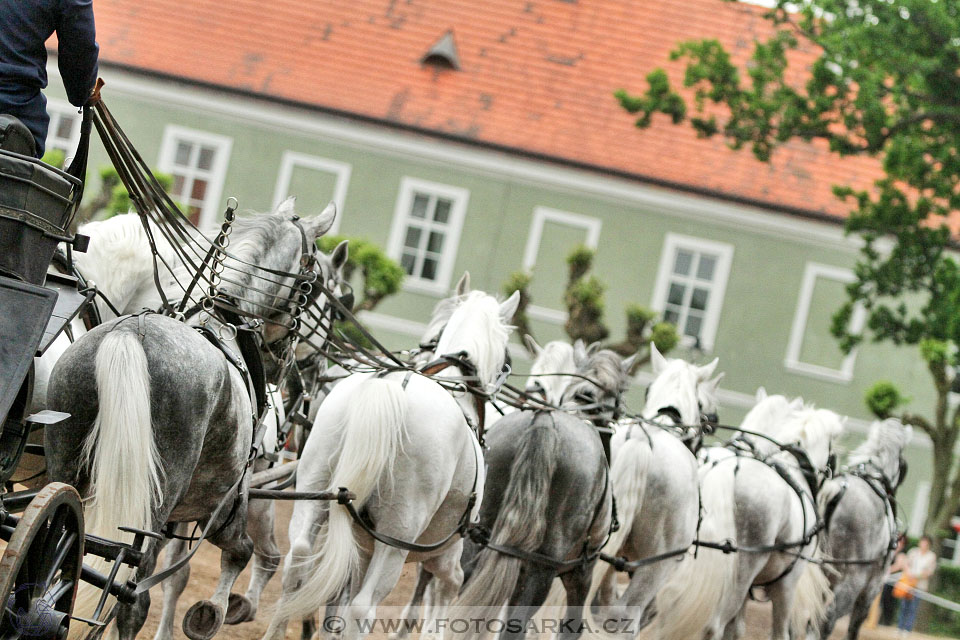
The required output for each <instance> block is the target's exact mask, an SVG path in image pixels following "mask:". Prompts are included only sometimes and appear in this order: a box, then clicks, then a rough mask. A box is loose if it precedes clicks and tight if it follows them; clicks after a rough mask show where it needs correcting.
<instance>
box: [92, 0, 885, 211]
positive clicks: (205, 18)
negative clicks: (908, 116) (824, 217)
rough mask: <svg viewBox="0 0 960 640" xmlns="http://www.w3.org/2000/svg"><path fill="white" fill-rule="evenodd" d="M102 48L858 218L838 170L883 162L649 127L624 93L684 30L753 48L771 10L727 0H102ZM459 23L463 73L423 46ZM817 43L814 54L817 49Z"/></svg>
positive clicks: (697, 186) (203, 77)
mask: <svg viewBox="0 0 960 640" xmlns="http://www.w3.org/2000/svg"><path fill="white" fill-rule="evenodd" d="M95 10H96V14H97V31H98V40H99V41H100V46H101V52H102V53H101V56H102V60H103V61H105V62H112V63H117V64H121V65H125V66H129V67H134V68H138V69H144V70H149V71H151V72H156V73H160V74H164V75H172V76H177V77H182V78H186V79H188V80H192V81H197V82H201V83H205V84H212V85H217V86H222V87H226V88H230V89H236V90H241V91H244V92H252V93H256V94H263V95H265V96H269V97H273V98H278V99H282V100H287V101H293V102H298V103H304V104H309V105H313V106H316V107H320V108H323V109H329V110H336V111H340V112H346V113H350V114H356V115H358V116H362V117H365V118H372V119H375V120H379V121H383V122H387V123H391V124H396V125H402V126H406V127H413V128H417V129H421V130H426V131H428V132H434V133H437V134H442V135H444V136H447V137H454V138H458V139H463V140H465V141H468V142H473V143H478V144H483V145H490V146H496V147H505V148H510V149H513V150H517V151H519V152H521V153H526V154H533V155H537V156H546V157H549V158H552V159H556V160H559V161H563V162H569V163H575V164H582V165H589V166H592V167H596V168H599V169H601V170H604V171H611V172H615V173H619V174H627V175H631V176H636V177H638V178H641V179H645V180H648V181H653V182H661V183H667V184H671V185H676V186H679V187H681V188H686V189H693V190H703V191H708V192H715V193H718V194H720V195H722V196H724V197H729V198H734V199H741V200H748V201H754V202H758V203H764V204H767V205H770V206H773V207H775V208H785V209H795V210H801V211H807V212H817V213H825V214H830V215H843V214H844V213H845V211H846V210H847V209H848V207H847V206H846V205H844V204H843V203H840V202H839V201H837V200H836V199H835V198H834V196H833V195H832V194H831V191H830V187H831V185H832V184H834V183H838V182H843V183H851V184H854V185H857V186H866V185H868V184H870V181H871V180H872V179H873V178H874V177H876V176H877V175H878V171H879V169H878V165H877V163H876V162H875V161H873V160H870V159H863V158H854V159H844V160H839V159H837V158H836V157H835V156H832V155H830V154H829V153H827V152H826V150H825V148H824V147H823V146H821V145H815V144H814V145H809V144H802V143H791V144H789V145H787V146H786V147H785V148H783V149H781V150H779V151H778V152H776V153H775V155H774V159H773V162H772V163H771V164H764V163H761V162H758V161H757V160H755V159H754V158H753V156H752V154H751V153H750V151H749V150H743V151H739V152H735V151H731V150H730V149H728V148H727V147H726V146H725V144H724V143H723V141H722V140H720V139H714V140H700V139H697V138H696V136H695V134H694V133H693V131H692V129H691V128H690V127H689V126H688V125H683V126H673V125H671V124H669V121H668V120H667V119H666V118H664V117H658V118H657V119H656V121H655V124H654V126H653V127H651V128H650V129H647V130H638V129H636V128H635V127H634V126H633V117H632V116H630V115H629V114H627V113H626V112H625V111H624V110H622V109H621V108H620V107H619V105H618V104H617V102H616V101H615V100H614V98H613V96H612V92H613V91H614V90H615V89H617V88H619V87H625V88H627V89H629V90H631V91H634V92H637V91H640V90H642V89H643V88H644V87H645V83H644V80H643V79H644V77H645V76H646V74H647V73H648V72H649V71H650V70H651V69H652V68H654V67H656V66H665V67H666V68H667V69H668V72H669V73H670V75H671V77H672V79H673V80H674V82H675V83H679V80H680V77H681V72H682V64H681V63H672V62H669V60H668V53H669V51H670V50H671V49H672V48H673V47H674V46H675V44H676V43H677V42H679V41H681V40H684V39H689V38H706V37H716V38H719V39H720V40H721V41H722V42H724V43H725V44H726V45H727V47H728V48H729V49H730V50H732V51H733V53H734V55H735V57H736V58H737V59H738V60H739V61H740V62H742V61H744V60H745V59H746V57H747V56H748V55H749V53H750V51H751V48H752V47H751V43H752V41H753V39H754V38H762V37H766V35H767V34H768V33H769V26H768V25H767V23H766V22H765V21H764V20H763V19H762V18H761V17H760V13H761V12H762V9H759V8H757V7H753V6H748V5H742V4H741V5H736V4H731V3H726V2H722V1H721V0H682V1H678V0H486V1H485V2H480V3H478V2H472V1H467V0H430V1H429V2H427V1H426V0H351V1H350V2H310V1H307V0H272V1H271V2H268V3H263V2H260V1H255V0H231V1H230V2H227V3H224V2H223V1H222V0H151V1H150V2H133V1H131V0H96V3H95ZM448 29H452V30H453V32H454V38H455V42H456V46H457V50H458V53H459V57H460V63H461V65H462V69H461V70H460V71H453V70H447V69H444V70H438V69H436V68H434V67H431V66H424V65H422V64H421V63H420V59H421V57H422V56H423V55H424V53H425V52H426V51H427V50H428V49H429V48H430V47H431V45H433V44H434V43H435V42H436V41H437V40H438V39H439V38H440V37H441V36H442V35H443V34H444V33H445V32H446V31H447V30H448ZM807 55H812V53H808V54H807Z"/></svg>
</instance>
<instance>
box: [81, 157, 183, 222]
mask: <svg viewBox="0 0 960 640" xmlns="http://www.w3.org/2000/svg"><path fill="white" fill-rule="evenodd" d="M153 175H154V177H156V179H157V182H159V183H160V185H161V186H162V187H163V188H164V190H165V191H168V192H169V191H170V187H171V186H173V176H171V175H169V174H166V173H154V174H153ZM89 181H90V178H89V176H88V177H87V182H88V183H89ZM84 200H85V202H84V203H83V204H82V205H80V209H79V211H78V213H77V220H76V224H78V225H79V224H83V223H84V222H87V221H89V220H95V219H98V218H99V219H105V218H112V217H113V216H115V215H117V214H118V213H126V212H128V211H130V210H131V208H132V206H133V205H132V203H131V202H130V194H129V193H127V188H126V187H124V186H123V183H121V182H120V176H119V175H118V174H117V170H116V169H114V168H113V166H106V167H101V168H100V190H99V191H97V193H96V194H94V195H92V196H90V197H88V198H84Z"/></svg>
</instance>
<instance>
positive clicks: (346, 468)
mask: <svg viewBox="0 0 960 640" xmlns="http://www.w3.org/2000/svg"><path fill="white" fill-rule="evenodd" d="M406 419H407V397H406V391H405V390H404V388H403V386H402V385H401V384H400V383H399V382H396V381H393V380H384V379H379V378H371V379H369V380H365V381H363V382H361V383H360V384H359V385H358V386H357V388H356V389H355V390H354V391H353V392H352V394H351V398H350V401H349V402H348V403H347V411H346V418H345V420H344V422H343V424H342V426H341V433H340V442H339V443H338V445H337V446H336V448H335V449H334V450H333V451H331V452H330V458H331V460H336V464H335V466H334V469H333V473H332V474H331V476H330V483H329V488H330V490H336V489H338V488H339V487H346V488H347V489H349V490H350V491H351V492H353V493H354V494H355V495H356V500H354V503H355V504H356V505H357V508H360V506H361V505H363V504H364V503H365V502H366V501H367V500H368V499H369V498H370V496H371V495H372V494H373V492H374V490H375V489H376V488H377V486H378V485H379V484H380V483H381V481H382V479H383V478H382V476H384V475H385V474H386V475H387V477H388V479H389V478H390V477H391V476H392V468H393V462H394V460H395V459H396V457H397V453H398V451H399V450H400V448H401V445H402V440H403V435H404V425H405V423H406ZM308 525H309V523H308ZM292 542H293V543H292V549H291V552H292V554H293V557H295V558H296V557H300V558H303V560H302V562H304V563H305V564H307V565H309V566H307V567H301V569H306V570H305V571H302V574H303V575H305V578H304V579H303V581H302V582H301V583H300V585H299V587H298V588H297V589H296V590H295V591H294V592H293V593H291V594H290V596H289V597H288V598H284V601H283V602H282V603H281V605H280V609H279V614H280V616H281V617H282V618H284V619H288V620H289V619H301V618H303V617H305V616H306V615H309V614H310V613H312V612H315V611H316V610H317V608H318V607H322V606H323V605H324V604H325V603H326V602H328V601H329V600H331V599H332V598H334V597H335V596H337V595H339V594H340V592H341V591H342V590H343V588H344V587H345V586H346V584H347V581H348V580H349V578H350V575H351V573H352V572H353V571H354V569H355V568H356V567H357V566H358V564H359V551H358V549H357V541H356V539H355V537H354V534H353V520H352V519H351V517H350V514H349V513H348V512H347V510H346V507H344V506H341V505H337V504H333V503H331V504H330V509H329V515H328V519H327V526H326V530H323V531H321V532H320V533H319V534H318V535H317V538H316V544H314V548H313V549H312V550H310V549H306V548H303V547H304V546H305V542H304V541H303V539H300V540H297V541H292Z"/></svg>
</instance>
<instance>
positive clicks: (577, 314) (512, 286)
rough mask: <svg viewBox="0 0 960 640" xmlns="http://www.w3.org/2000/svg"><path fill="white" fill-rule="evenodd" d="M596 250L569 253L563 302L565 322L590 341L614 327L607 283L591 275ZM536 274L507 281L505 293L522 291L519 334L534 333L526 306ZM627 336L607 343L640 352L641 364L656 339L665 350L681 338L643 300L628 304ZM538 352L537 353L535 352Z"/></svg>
mask: <svg viewBox="0 0 960 640" xmlns="http://www.w3.org/2000/svg"><path fill="white" fill-rule="evenodd" d="M593 258H594V251H593V250H592V249H590V248H588V247H585V246H578V247H576V248H574V249H573V251H571V252H570V255H568V256H567V267H568V273H567V287H566V290H565V291H564V294H563V302H564V305H565V306H566V308H567V322H566V324H565V325H564V329H565V330H566V333H567V336H569V338H570V339H571V340H577V339H582V340H584V341H585V342H587V343H591V342H597V341H603V340H606V339H607V338H608V337H609V336H610V329H609V328H608V327H607V325H606V324H605V322H604V320H603V312H604V291H605V289H606V285H604V284H603V282H602V281H601V280H600V279H599V278H597V277H596V276H593V275H589V274H590V270H591V269H592V268H593ZM532 281H533V277H532V276H531V275H530V274H528V273H524V272H522V271H517V272H515V273H512V274H511V275H510V278H509V279H508V280H507V282H506V283H505V284H504V285H503V293H504V294H506V295H511V294H512V293H513V292H514V291H519V292H520V306H519V307H518V309H517V313H516V315H514V318H513V324H514V325H516V327H517V333H518V335H530V336H533V332H532V330H531V329H530V322H529V319H528V318H527V314H526V309H527V307H528V306H529V304H530V302H531V300H532V299H531V296H530V283H531V282H532ZM626 315H627V330H626V336H625V337H624V339H623V340H622V341H620V342H617V343H613V344H608V345H605V346H606V347H607V348H609V349H613V350H614V351H616V352H618V353H620V354H621V355H623V356H631V355H633V354H635V353H640V354H641V356H640V357H639V358H637V360H636V361H635V363H634V368H638V367H640V366H641V365H643V364H644V363H646V362H647V361H649V359H650V353H649V344H650V341H651V340H652V341H653V342H654V343H656V345H657V349H659V350H660V352H661V353H667V352H668V351H670V350H671V349H673V348H674V347H675V346H676V345H677V343H678V342H679V341H680V336H679V334H678V333H677V329H676V327H674V326H673V324H671V323H669V322H665V321H663V320H660V319H659V314H658V313H657V312H656V311H653V310H652V309H648V308H646V307H644V306H641V305H639V304H631V305H628V306H627V309H626ZM531 355H535V354H531Z"/></svg>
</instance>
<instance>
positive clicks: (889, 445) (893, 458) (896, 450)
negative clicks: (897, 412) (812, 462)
mask: <svg viewBox="0 0 960 640" xmlns="http://www.w3.org/2000/svg"><path fill="white" fill-rule="evenodd" d="M912 435H913V430H912V429H911V428H910V427H905V426H904V425H903V423H902V422H900V421H899V420H897V419H896V418H887V419H886V420H882V421H881V420H876V421H874V422H873V424H871V425H870V431H869V433H868V434H867V439H866V440H865V441H864V442H863V443H861V444H860V446H858V447H857V448H856V449H854V450H853V452H851V453H850V456H849V457H848V458H847V464H848V465H849V466H852V467H854V466H856V465H858V464H863V463H867V462H872V463H874V464H876V465H877V466H878V467H880V468H881V469H883V472H884V474H886V475H888V479H890V480H896V478H894V477H892V475H893V474H894V473H896V472H895V471H893V469H892V467H893V463H897V464H898V465H899V458H900V454H901V452H902V451H903V449H904V448H905V447H906V446H907V444H909V442H910V438H911V437H912Z"/></svg>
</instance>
